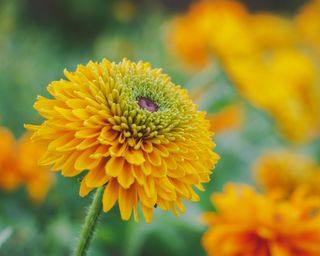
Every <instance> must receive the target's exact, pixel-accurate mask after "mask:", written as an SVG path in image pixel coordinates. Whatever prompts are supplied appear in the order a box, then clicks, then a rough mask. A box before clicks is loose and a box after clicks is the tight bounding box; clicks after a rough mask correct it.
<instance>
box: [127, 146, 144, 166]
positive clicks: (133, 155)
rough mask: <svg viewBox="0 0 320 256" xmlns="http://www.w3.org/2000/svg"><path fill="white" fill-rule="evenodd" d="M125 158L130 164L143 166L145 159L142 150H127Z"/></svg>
mask: <svg viewBox="0 0 320 256" xmlns="http://www.w3.org/2000/svg"><path fill="white" fill-rule="evenodd" d="M125 158H126V160H127V161H128V162H129V163H130V164H135V165H141V164H142V163H143V162H144V161H145V159H144V157H143V153H142V151H141V150H134V149H127V151H126V152H125Z"/></svg>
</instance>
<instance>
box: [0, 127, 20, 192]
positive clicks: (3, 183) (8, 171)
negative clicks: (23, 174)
mask: <svg viewBox="0 0 320 256" xmlns="http://www.w3.org/2000/svg"><path fill="white" fill-rule="evenodd" d="M15 150H16V145H15V139H14V136H13V134H12V133H11V132H10V131H9V130H8V129H6V128H3V127H0V176H1V178H0V187H1V188H3V189H5V190H13V189H15V188H16V187H17V186H18V185H19V183H20V175H19V174H18V171H17V164H16V157H15Z"/></svg>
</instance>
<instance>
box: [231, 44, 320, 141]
mask: <svg viewBox="0 0 320 256" xmlns="http://www.w3.org/2000/svg"><path fill="white" fill-rule="evenodd" d="M225 68H226V70H227V72H228V74H229V76H230V78H231V79H232V80H233V81H234V84H235V85H236V86H237V88H238V89H239V91H240V93H241V94H242V95H243V96H244V97H245V98H246V99H247V100H249V101H250V102H251V103H252V104H253V105H255V106H256V107H259V108H261V109H263V110H265V111H266V112H268V113H269V114H270V115H271V116H272V117H273V118H274V119H275V121H276V123H277V124H278V126H279V127H280V129H281V131H282V132H283V133H284V135H285V136H286V137H287V138H288V139H290V140H292V141H294V142H307V141H310V140H311V139H314V138H316V137H317V136H319V130H320V129H319V128H320V105H319V104H320V91H319V90H320V88H319V86H318V85H317V75H316V74H317V71H316V70H317V69H316V66H315V64H314V63H313V62H312V61H311V59H310V58H308V57H307V56H305V55H304V54H302V53H301V52H299V51H297V50H295V49H278V50H274V51H273V52H272V53H269V55H263V54H261V55H259V56H248V57H247V58H246V59H242V60H236V59H229V60H228V62H226V65H225Z"/></svg>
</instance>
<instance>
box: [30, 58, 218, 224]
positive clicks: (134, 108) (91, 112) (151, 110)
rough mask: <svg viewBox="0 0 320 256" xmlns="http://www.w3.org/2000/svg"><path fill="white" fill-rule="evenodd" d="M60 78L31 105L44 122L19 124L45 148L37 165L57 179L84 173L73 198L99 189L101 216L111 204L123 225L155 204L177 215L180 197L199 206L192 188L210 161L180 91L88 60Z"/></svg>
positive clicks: (144, 67)
mask: <svg viewBox="0 0 320 256" xmlns="http://www.w3.org/2000/svg"><path fill="white" fill-rule="evenodd" d="M65 76H66V77H67V80H60V81H54V82H52V83H51V84H50V85H49V86H48V91H49V93H50V94H51V95H52V96H53V98H52V99H48V98H45V97H42V96H39V97H38V100H37V102H36V103H35V105H34V107H35V108H36V109H37V110H38V111H39V113H40V114H41V115H42V116H43V117H44V118H45V119H46V121H44V122H43V123H42V124H41V125H27V128H28V129H30V130H32V131H33V132H34V134H33V136H32V138H33V140H34V141H39V142H41V143H44V144H46V145H47V152H46V153H45V155H44V157H43V158H42V160H41V161H40V163H41V164H43V165H49V166H52V170H55V171H59V170H61V172H62V174H63V175H64V176H76V175H78V174H80V173H82V172H86V174H85V175H84V177H83V179H82V182H81V186H80V195H81V196H86V195H87V194H88V193H89V192H90V191H92V190H94V189H96V188H100V187H102V186H105V189H104V194H103V198H102V203H103V210H104V211H105V212H108V211H109V210H110V209H111V208H112V207H113V206H114V205H115V204H116V202H118V205H119V209H120V214H121V217H122V219H123V220H128V219H130V217H131V215H132V212H134V218H135V220H136V221H138V204H141V208H142V212H143V214H144V217H145V219H146V221H147V222H150V221H151V220H152V216H153V211H154V208H155V206H158V207H160V208H162V209H163V210H172V211H173V212H174V213H176V214H178V212H179V211H181V212H183V211H184V210H185V209H184V206H183V203H182V199H187V200H191V201H197V200H199V196H198V195H197V194H196V192H195V191H194V188H196V189H198V190H203V186H202V183H204V182H208V181H209V180H210V174H211V171H212V169H213V168H214V165H215V164H216V162H217V160H218V156H217V155H216V154H215V153H213V152H212V149H213V148H214V143H213V142H212V140H211V135H212V133H211V132H210V131H209V128H210V124H209V122H208V121H207V120H206V119H205V113H204V112H199V111H197V106H196V105H195V104H194V103H193V102H192V101H191V100H190V98H189V96H188V94H187V91H185V90H183V89H181V88H180V87H179V86H176V85H174V84H173V83H172V82H171V81H170V78H169V77H168V76H167V75H165V74H163V73H162V72H161V70H160V69H152V68H151V67H150V65H149V64H148V63H144V62H138V63H133V62H131V61H129V60H126V59H124V60H123V61H121V62H120V63H118V64H116V63H110V62H109V61H107V60H106V59H104V60H103V61H102V62H101V63H93V62H89V63H88V64H87V65H86V66H83V65H79V66H78V67H77V69H76V71H75V72H68V71H65Z"/></svg>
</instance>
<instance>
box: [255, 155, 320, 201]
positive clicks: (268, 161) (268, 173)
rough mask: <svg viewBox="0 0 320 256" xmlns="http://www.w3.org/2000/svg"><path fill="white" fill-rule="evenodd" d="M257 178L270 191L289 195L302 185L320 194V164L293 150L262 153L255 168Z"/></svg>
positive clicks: (313, 193) (314, 193)
mask: <svg viewBox="0 0 320 256" xmlns="http://www.w3.org/2000/svg"><path fill="white" fill-rule="evenodd" d="M253 171H254V176H255V180H256V181H257V183H258V184H259V185H260V186H261V187H262V189H263V190H265V191H266V192H268V193H275V194H278V195H280V196H288V195H290V194H291V193H292V192H293V191H294V190H295V189H297V188H298V187H300V186H304V187H306V188H308V190H309V193H310V194H311V195H318V196H320V188H319V182H320V166H319V165H318V164H317V163H316V161H315V160H314V159H312V158H310V157H308V156H305V155H301V154H297V153H294V152H291V151H279V152H270V153H267V154H264V155H262V156H261V157H260V158H259V159H258V161H257V163H256V164H255V167H254V169H253Z"/></svg>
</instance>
